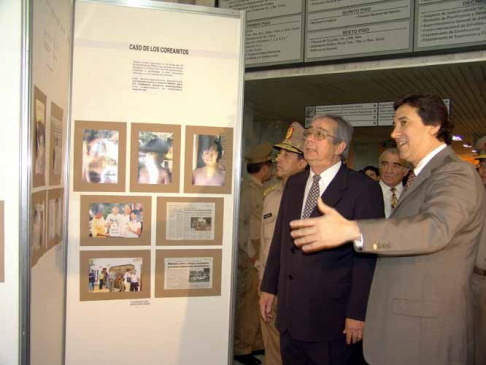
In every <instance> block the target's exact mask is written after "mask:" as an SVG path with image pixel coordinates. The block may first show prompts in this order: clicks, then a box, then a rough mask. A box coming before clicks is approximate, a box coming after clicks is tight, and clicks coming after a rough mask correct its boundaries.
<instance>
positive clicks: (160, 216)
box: [156, 197, 224, 246]
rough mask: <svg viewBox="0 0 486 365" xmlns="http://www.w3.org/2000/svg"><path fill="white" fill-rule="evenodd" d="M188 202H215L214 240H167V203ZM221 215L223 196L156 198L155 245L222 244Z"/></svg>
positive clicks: (222, 215) (222, 211) (222, 213)
mask: <svg viewBox="0 0 486 365" xmlns="http://www.w3.org/2000/svg"><path fill="white" fill-rule="evenodd" d="M172 202H188V203H192V202H194V203H206V202H212V203H215V204H216V207H215V217H214V223H213V224H214V225H215V226H214V240H184V241H181V240H167V239H166V232H167V221H166V217H167V203H172ZM223 217H224V199H223V198H173V197H158V198H157V240H156V241H157V246H184V245H187V246H197V245H222V244H223Z"/></svg>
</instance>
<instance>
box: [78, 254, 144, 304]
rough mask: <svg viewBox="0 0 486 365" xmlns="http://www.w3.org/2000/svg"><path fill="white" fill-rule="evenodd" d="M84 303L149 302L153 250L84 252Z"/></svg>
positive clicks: (81, 272)
mask: <svg viewBox="0 0 486 365" xmlns="http://www.w3.org/2000/svg"><path fill="white" fill-rule="evenodd" d="M79 254H80V256H79V260H80V262H79V265H80V266H79V290H80V299H81V300H82V301H90V300H116V299H136V298H150V282H151V278H150V261H151V259H150V255H151V253H150V250H117V251H106V250H103V251H81V252H80V253H79Z"/></svg>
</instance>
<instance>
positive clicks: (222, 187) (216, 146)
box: [184, 126, 233, 194]
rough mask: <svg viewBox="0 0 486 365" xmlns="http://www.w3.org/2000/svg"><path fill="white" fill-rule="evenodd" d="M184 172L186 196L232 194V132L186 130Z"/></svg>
mask: <svg viewBox="0 0 486 365" xmlns="http://www.w3.org/2000/svg"><path fill="white" fill-rule="evenodd" d="M184 169H185V170H184V192H185V193H199V194H201V193H202V194H229V193H231V190H232V181H233V180H232V174H233V129H232V128H219V127H196V126H188V127H186V145H185V166H184Z"/></svg>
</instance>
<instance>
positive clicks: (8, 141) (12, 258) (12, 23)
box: [0, 1, 22, 365]
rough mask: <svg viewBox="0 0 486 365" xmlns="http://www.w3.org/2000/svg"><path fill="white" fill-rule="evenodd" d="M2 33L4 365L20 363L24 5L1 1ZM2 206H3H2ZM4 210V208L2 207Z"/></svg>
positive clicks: (0, 352)
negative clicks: (21, 130) (21, 136)
mask: <svg viewBox="0 0 486 365" xmlns="http://www.w3.org/2000/svg"><path fill="white" fill-rule="evenodd" d="M0 34H8V35H9V36H8V37H2V38H3V39H2V50H3V51H2V54H3V57H1V58H0V77H1V79H2V82H1V83H0V99H1V100H2V101H1V104H2V108H0V116H1V119H0V120H1V126H2V133H1V134H0V151H1V154H2V156H8V157H9V158H2V165H1V169H2V171H5V172H8V175H9V177H8V178H5V177H4V178H2V179H0V201H2V202H3V211H4V212H8V213H7V214H6V215H5V214H2V215H1V216H2V222H0V224H1V226H2V227H4V228H5V229H2V230H1V232H0V234H1V236H0V301H1V302H2V310H1V311H0V323H1V324H2V331H1V333H0V364H8V365H10V364H12V365H13V364H18V362H19V342H20V341H19V339H20V336H19V314H20V310H19V284H20V280H19V210H20V209H19V204H18V203H19V199H20V190H19V182H20V175H19V174H20V171H19V168H18V166H19V164H20V141H19V136H20V123H19V120H20V119H21V117H20V116H21V104H20V101H21V97H20V95H21V90H22V88H21V80H22V78H21V64H22V63H21V55H22V52H21V49H22V2H20V1H1V2H0ZM0 204H1V203H0ZM0 209H1V208H0Z"/></svg>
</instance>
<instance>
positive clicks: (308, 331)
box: [261, 165, 383, 341]
mask: <svg viewBox="0 0 486 365" xmlns="http://www.w3.org/2000/svg"><path fill="white" fill-rule="evenodd" d="M308 176H309V171H304V172H302V173H299V174H296V175H294V176H291V177H290V178H289V180H288V181H287V184H286V186H285V190H284V193H283V196H282V201H281V204H280V210H279V213H278V218H277V223H276V225H275V233H274V235H273V240H272V244H271V247H270V252H269V257H268V260H267V266H266V268H265V274H264V278H263V282H262V286H261V290H262V291H265V292H267V293H271V294H277V293H278V309H277V327H278V329H279V330H280V331H281V332H283V331H285V330H287V331H288V332H289V334H290V335H291V336H292V337H293V338H295V339H298V340H303V341H327V340H332V339H338V338H342V337H343V333H342V332H343V329H344V324H345V318H353V319H357V320H361V321H363V320H364V319H365V314H366V304H367V301H368V294H369V290H370V286H371V281H372V278H373V271H374V268H375V261H376V257H375V256H373V255H371V256H370V255H360V254H356V253H355V252H354V250H353V247H352V244H351V243H348V244H346V245H344V246H342V247H339V248H336V249H333V250H328V251H321V252H316V253H311V254H305V253H303V252H302V250H300V249H298V248H297V247H296V246H295V245H294V242H293V239H292V237H291V236H290V226H289V223H290V221H292V220H294V219H300V216H301V212H302V205H303V200H304V193H305V185H306V182H307V178H308ZM322 199H323V200H324V202H325V203H326V204H328V205H330V206H332V207H334V208H336V209H337V210H338V211H339V212H340V213H341V214H343V215H344V216H345V217H346V218H349V219H358V218H364V219H366V218H378V217H383V197H382V193H381V189H380V187H379V185H378V184H377V183H376V182H374V181H373V180H371V179H369V178H368V177H366V176H364V175H362V174H359V173H357V172H355V171H351V170H349V169H348V168H347V167H345V166H344V165H342V166H341V168H340V169H339V171H338V173H337V175H336V176H335V177H334V179H333V180H332V181H331V183H330V184H329V186H328V187H327V189H326V190H325V192H324V194H323V195H322ZM319 215H320V213H319V212H318V210H317V208H315V209H314V211H313V212H312V214H311V216H312V217H316V216H319Z"/></svg>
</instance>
